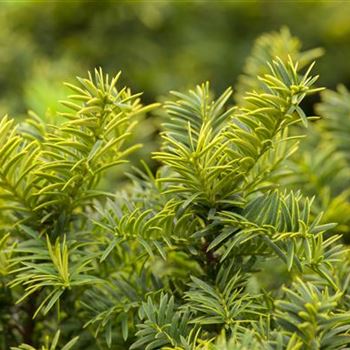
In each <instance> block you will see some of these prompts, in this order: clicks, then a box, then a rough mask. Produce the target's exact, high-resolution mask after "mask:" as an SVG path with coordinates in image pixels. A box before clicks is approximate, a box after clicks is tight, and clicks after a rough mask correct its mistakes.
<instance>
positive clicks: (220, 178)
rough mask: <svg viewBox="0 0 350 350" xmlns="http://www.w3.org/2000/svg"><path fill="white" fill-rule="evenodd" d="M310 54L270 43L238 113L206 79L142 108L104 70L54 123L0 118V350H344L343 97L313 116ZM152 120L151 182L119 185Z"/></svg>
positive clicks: (349, 283)
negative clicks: (157, 133) (308, 109)
mask: <svg viewBox="0 0 350 350" xmlns="http://www.w3.org/2000/svg"><path fill="white" fill-rule="evenodd" d="M320 53H321V51H320V50H311V51H306V52H301V51H300V45H299V42H298V40H297V39H296V38H294V37H292V36H291V35H290V34H289V32H288V31H287V30H285V29H284V30H282V31H281V32H280V33H274V34H268V35H266V36H263V37H262V38H261V39H259V40H258V41H257V42H256V45H255V48H254V50H253V54H252V56H251V57H250V58H249V60H248V63H247V65H246V68H245V71H244V75H243V76H242V77H241V78H240V79H239V84H238V88H237V91H234V96H235V99H236V103H235V102H234V99H233V97H232V95H233V90H232V89H231V88H228V89H227V90H225V91H224V92H223V93H222V94H221V95H219V96H218V97H217V98H215V96H214V94H213V93H212V90H211V88H210V85H209V83H204V84H202V85H199V86H197V87H196V88H194V89H193V90H190V91H189V92H187V93H186V92H185V93H183V92H172V93H171V98H170V101H169V102H166V103H164V104H163V105H160V104H152V105H146V106H144V105H142V104H141V100H140V94H133V93H131V91H130V90H129V89H127V88H122V87H120V83H119V74H118V75H117V76H116V77H114V78H112V79H111V78H110V77H109V76H108V75H105V74H104V73H103V71H102V70H101V69H99V70H96V71H95V73H94V75H91V74H89V76H88V78H87V79H80V78H79V79H78V80H79V84H78V85H72V84H67V86H68V88H70V89H71V90H72V91H73V94H72V95H71V96H69V97H68V100H67V101H63V105H64V108H65V112H64V113H62V115H61V117H63V118H64V119H65V121H63V122H62V123H58V122H57V123H56V124H55V125H50V124H47V123H45V122H44V121H43V120H42V119H41V118H40V117H38V116H37V115H35V114H34V113H33V112H30V114H29V117H28V119H27V120H25V121H24V122H22V123H20V124H18V125H16V123H15V122H14V120H12V119H10V118H9V117H3V118H2V119H1V121H0V207H1V211H0V221H1V226H0V234H1V236H0V281H1V286H0V303H1V313H0V349H4V350H5V349H13V350H19V349H21V350H36V349H38V350H39V349H41V350H55V349H56V350H58V349H61V350H69V349H86V350H88V349H91V350H93V349H102V350H103V349H115V350H124V349H141V350H153V349H163V350H171V349H172V350H206V349H207V350H236V349H237V350H244V349H245V350H255V349H259V350H265V349H267V350H270V349H271V350H274V349H276V350H279V349H280V350H283V349H288V350H294V349H302V350H316V349H324V350H338V349H346V348H349V347H350V312H349V311H348V310H349V307H350V278H349V275H350V255H349V252H348V249H347V246H346V242H347V241H348V238H347V234H348V233H349V232H350V219H349V218H350V215H347V216H343V217H342V218H341V220H338V217H337V209H338V210H342V213H345V214H346V213H348V214H350V204H349V200H348V197H349V188H347V185H348V184H347V183H348V178H349V159H350V153H349V151H350V148H349V143H348V140H349V139H350V129H349V128H348V126H349V125H350V119H349V115H350V113H349V111H350V107H349V106H350V94H349V92H348V91H347V90H346V89H345V88H344V87H341V88H340V89H339V92H330V91H326V92H323V93H322V97H323V101H322V103H321V104H320V105H319V106H318V107H317V110H318V111H319V112H320V114H323V115H324V119H322V120H321V121H317V122H312V123H311V122H310V121H311V120H312V121H313V120H314V119H315V118H308V117H307V116H306V114H305V113H304V111H303V109H302V101H303V100H304V98H307V96H308V95H310V94H314V93H317V92H318V91H320V90H322V89H320V88H318V87H316V86H315V83H316V80H317V76H315V75H314V74H313V66H314V64H313V63H311V62H312V61H313V60H314V59H315V58H316V57H317V56H319V55H320ZM298 62H299V64H298ZM154 109H157V110H158V111H159V110H160V111H162V113H163V115H164V118H163V121H164V123H163V125H162V126H161V128H162V131H161V145H160V149H159V151H157V152H154V153H153V159H154V160H156V161H157V170H156V172H155V173H154V172H153V171H152V170H151V169H150V168H149V167H148V166H147V165H146V163H144V162H141V164H142V165H141V166H140V167H135V168H134V170H130V175H129V182H128V184H127V185H126V184H125V183H126V181H125V179H123V182H122V181H119V182H118V181H116V180H115V179H112V177H111V174H113V173H114V171H115V169H117V168H118V167H120V165H121V164H124V163H125V162H127V161H128V158H130V157H131V158H132V157H133V155H132V153H133V152H134V151H136V150H137V149H139V148H140V147H141V145H139V144H133V141H134V139H135V136H133V137H132V138H131V136H132V135H133V134H137V132H140V131H137V130H138V126H137V123H138V121H140V118H142V116H145V115H146V114H148V112H149V111H151V110H154ZM346 118H348V119H346ZM136 131H137V132H136ZM305 135H306V136H307V137H304V136H305ZM333 156H334V157H333ZM330 157H332V158H331V159H330ZM334 179H336V180H337V181H334ZM105 188H108V189H109V190H108V191H106V190H104V189H105ZM345 214H344V215H345ZM338 216H339V215H338ZM345 217H346V219H345ZM338 221H339V223H340V225H339V226H338V227H339V229H338V227H337V225H336V224H335V223H333V222H338Z"/></svg>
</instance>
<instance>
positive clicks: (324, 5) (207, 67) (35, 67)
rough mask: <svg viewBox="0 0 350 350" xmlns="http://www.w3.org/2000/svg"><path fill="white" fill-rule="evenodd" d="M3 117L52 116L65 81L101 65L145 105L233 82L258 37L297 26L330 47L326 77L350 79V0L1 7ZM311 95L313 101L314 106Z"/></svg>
mask: <svg viewBox="0 0 350 350" xmlns="http://www.w3.org/2000/svg"><path fill="white" fill-rule="evenodd" d="M0 10H1V11H0V21H1V30H0V48H1V54H0V113H2V114H4V113H8V114H9V115H10V116H13V117H21V116H23V115H24V114H25V113H26V111H27V110H29V109H31V110H34V111H35V112H36V113H38V114H39V115H40V116H41V117H43V118H54V116H55V113H56V110H57V109H59V108H60V107H59V104H58V103H57V100H59V99H60V98H62V97H63V96H64V95H65V91H64V90H63V85H62V81H72V80H73V78H74V76H76V75H79V76H85V75H86V72H87V70H91V69H93V68H94V67H96V66H102V67H103V69H104V70H105V71H106V72H109V73H115V72H117V71H119V70H122V72H123V82H124V83H126V84H128V85H129V86H131V87H132V88H133V90H134V91H144V96H143V99H144V101H145V102H150V101H154V100H158V99H160V98H162V96H163V95H165V94H166V93H167V92H168V90H170V89H180V90H181V89H187V88H189V87H192V86H193V85H195V84H197V83H200V82H202V81H205V80H210V81H211V83H212V88H213V89H214V90H217V91H218V92H219V91H221V90H223V89H224V88H225V87H227V86H228V85H233V86H234V85H235V83H236V81H237V77H238V76H239V74H240V73H241V72H242V67H243V64H244V61H245V59H246V57H247V56H248V54H249V52H250V50H251V47H252V45H253V42H254V39H255V38H256V37H257V36H259V35H260V34H262V33H264V32H267V31H271V30H279V29H280V28H281V27H282V26H287V27H289V29H290V31H291V33H292V34H293V35H296V36H298V37H299V38H300V39H301V40H302V42H303V44H304V46H303V47H304V48H312V47H323V48H324V49H325V52H326V54H325V55H324V57H323V58H321V59H320V60H319V62H318V65H317V72H318V73H319V74H320V77H321V78H320V81H319V83H320V84H321V85H323V86H327V87H329V88H334V87H335V86H336V85H337V84H338V83H339V82H342V83H344V84H345V85H350V64H349V59H348V58H349V57H350V20H349V14H350V2H349V1H321V0H318V1H281V0H280V1H278V0H276V1H272V0H270V1H263V0H260V1H147V0H145V1H130V2H120V1H96V2H91V1H77V0H75V1H40V2H35V1H24V2H22V1H20V2H19V1H9V2H1V4H0ZM312 102H313V101H311V102H310V105H311V103H312Z"/></svg>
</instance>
